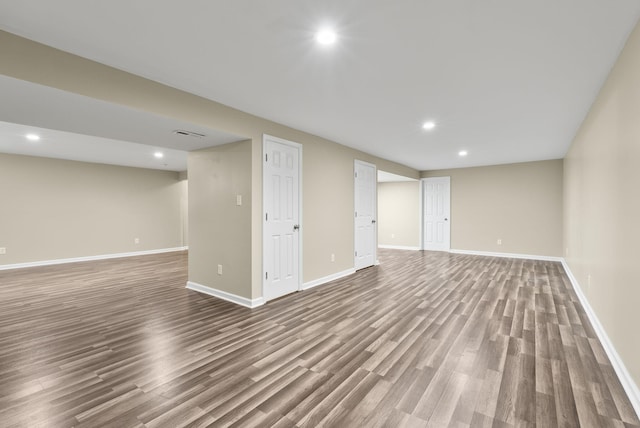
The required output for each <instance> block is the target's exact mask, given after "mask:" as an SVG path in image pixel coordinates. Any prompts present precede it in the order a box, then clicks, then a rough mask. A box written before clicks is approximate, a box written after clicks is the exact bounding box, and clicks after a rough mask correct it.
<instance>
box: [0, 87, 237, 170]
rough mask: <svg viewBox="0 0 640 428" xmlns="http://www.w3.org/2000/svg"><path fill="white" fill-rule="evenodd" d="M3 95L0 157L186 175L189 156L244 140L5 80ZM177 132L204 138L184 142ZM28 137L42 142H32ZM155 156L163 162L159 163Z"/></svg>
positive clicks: (84, 98)
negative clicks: (159, 154) (49, 159)
mask: <svg viewBox="0 0 640 428" xmlns="http://www.w3.org/2000/svg"><path fill="white" fill-rule="evenodd" d="M0 94H2V102H0V121H2V122H0V152H4V153H14V154H21V155H28V156H43V157H52V158H60V159H71V160H77V161H83V162H96V163H105V164H113V165H124V166H133V167H138V168H151V169H165V170H169V171H185V170H186V169H187V152H189V151H192V150H198V149H202V148H206V147H212V146H216V145H220V144H225V143H230V142H233V141H238V140H241V139H243V137H241V136H238V135H231V134H227V133H223V132H219V131H216V130H213V129H208V128H205V127H203V126H198V125H194V124H191V123H186V122H182V121H179V120H175V119H171V118H167V117H162V116H158V115H154V114H150V113H147V112H142V111H139V110H134V109H131V108H127V107H124V106H120V105H116V104H111V103H107V102H104V101H100V100H96V99H93V98H89V97H85V96H82V95H77V94H72V93H69V92H65V91H61V90H59V89H54V88H49V87H46V86H42V85H36V84H33V83H30V82H25V81H23V80H17V79H13V78H10V77H7V76H2V75H0ZM175 130H188V131H193V132H197V133H199V134H202V135H204V137H202V138H195V137H185V136H181V135H178V134H175V133H174V132H173V131H175ZM61 131H62V132H61ZM28 133H36V134H38V135H40V136H41V137H42V138H41V140H40V141H38V142H29V141H27V140H26V139H25V135H26V134H28ZM156 151H161V152H162V153H163V154H164V157H163V158H162V159H157V158H155V157H154V156H153V154H154V153H155V152H156Z"/></svg>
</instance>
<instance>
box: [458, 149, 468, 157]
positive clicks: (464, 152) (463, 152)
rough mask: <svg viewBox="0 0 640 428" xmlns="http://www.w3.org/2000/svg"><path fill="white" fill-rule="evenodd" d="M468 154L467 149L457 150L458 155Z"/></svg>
mask: <svg viewBox="0 0 640 428" xmlns="http://www.w3.org/2000/svg"><path fill="white" fill-rule="evenodd" d="M468 154H469V153H467V151H466V150H460V151H459V152H458V156H466V155H468Z"/></svg>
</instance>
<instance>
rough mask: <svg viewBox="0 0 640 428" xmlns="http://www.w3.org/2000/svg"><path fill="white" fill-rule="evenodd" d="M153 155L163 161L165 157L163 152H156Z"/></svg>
mask: <svg viewBox="0 0 640 428" xmlns="http://www.w3.org/2000/svg"><path fill="white" fill-rule="evenodd" d="M153 155H154V156H155V157H156V158H158V159H162V158H163V157H164V153H162V152H155V153H154V154H153Z"/></svg>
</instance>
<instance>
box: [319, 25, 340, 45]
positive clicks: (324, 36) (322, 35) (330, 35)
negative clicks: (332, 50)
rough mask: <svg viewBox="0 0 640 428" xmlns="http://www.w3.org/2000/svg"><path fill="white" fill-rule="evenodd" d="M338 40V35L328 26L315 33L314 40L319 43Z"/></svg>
mask: <svg viewBox="0 0 640 428" xmlns="http://www.w3.org/2000/svg"><path fill="white" fill-rule="evenodd" d="M336 40H338V35H337V34H336V32H335V31H333V30H331V29H330V28H325V29H322V30H320V31H318V32H317V33H316V42H318V43H320V44H321V45H332V44H334V43H335V42H336Z"/></svg>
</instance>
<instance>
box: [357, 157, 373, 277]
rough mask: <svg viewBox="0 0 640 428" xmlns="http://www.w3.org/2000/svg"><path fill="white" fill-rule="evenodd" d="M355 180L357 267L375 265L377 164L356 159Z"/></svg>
mask: <svg viewBox="0 0 640 428" xmlns="http://www.w3.org/2000/svg"><path fill="white" fill-rule="evenodd" d="M354 180H355V189H354V190H355V201H354V208H355V209H354V211H355V212H354V218H355V242H354V244H355V245H354V247H355V262H354V265H355V269H356V270H357V269H363V268H366V267H369V266H373V265H374V264H375V262H376V255H377V252H376V247H377V245H378V244H377V239H376V235H377V229H376V215H377V187H376V185H377V172H376V166H375V165H372V164H370V163H367V162H362V161H358V160H356V161H355V163H354Z"/></svg>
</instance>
